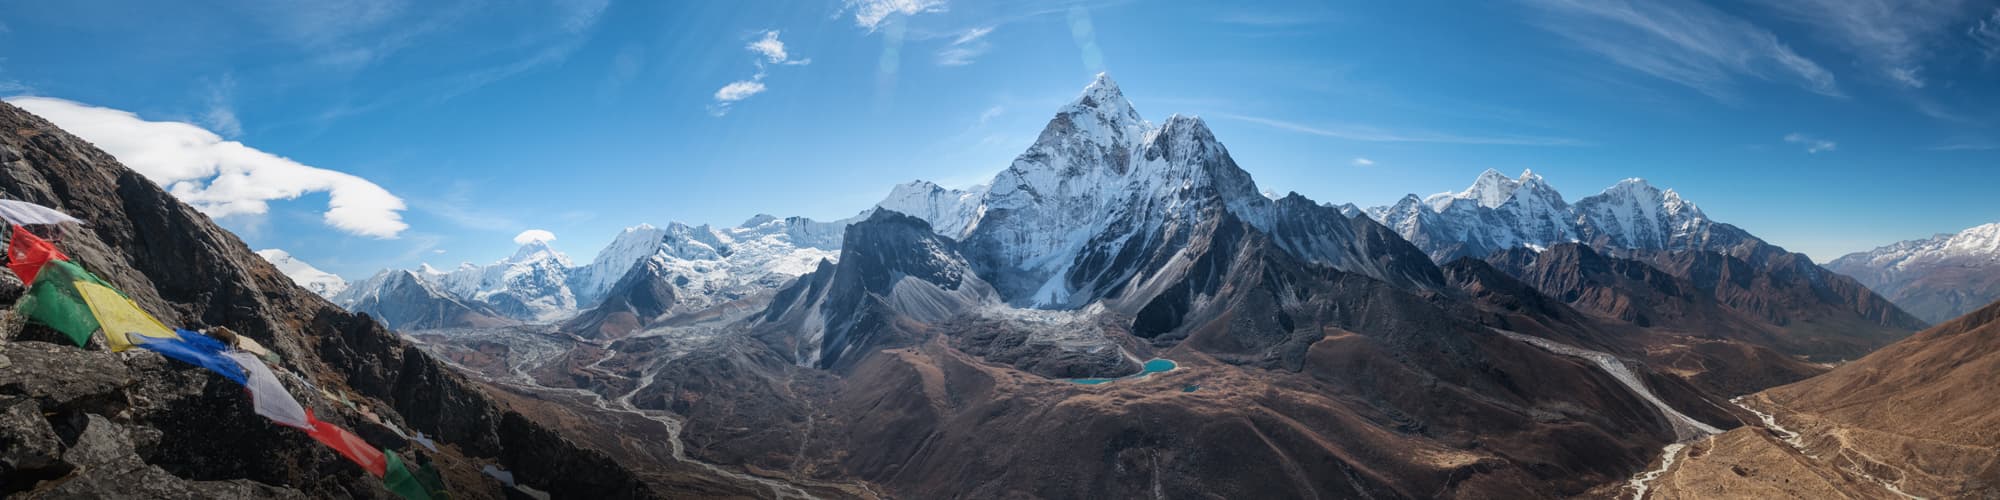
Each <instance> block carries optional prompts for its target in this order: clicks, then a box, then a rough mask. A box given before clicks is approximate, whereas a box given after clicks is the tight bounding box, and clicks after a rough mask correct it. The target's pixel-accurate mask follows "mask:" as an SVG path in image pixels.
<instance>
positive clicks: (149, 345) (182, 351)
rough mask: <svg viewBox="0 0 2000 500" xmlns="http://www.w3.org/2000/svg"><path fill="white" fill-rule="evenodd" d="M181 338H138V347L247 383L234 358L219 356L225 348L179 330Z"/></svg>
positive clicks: (217, 342) (199, 335)
mask: <svg viewBox="0 0 2000 500" xmlns="http://www.w3.org/2000/svg"><path fill="white" fill-rule="evenodd" d="M180 336H181V337H180V338H179V339H160V338H152V337H139V340H140V342H139V347H144V348H146V349H147V350H151V351H153V352H157V353H160V355H163V356H166V357H168V358H172V359H174V360H175V361H180V362H182V363H187V364H190V365H195V366H199V367H202V368H207V369H208V371H212V372H215V373H217V374H221V375H222V376H223V378H227V379H229V380H234V381H236V383H238V384H248V383H249V382H248V377H249V374H248V373H246V372H244V370H243V366H242V365H240V364H237V362H236V360H235V359H231V358H229V357H228V356H224V355H223V354H222V353H223V351H224V350H227V349H228V347H227V346H224V345H222V342H219V341H217V340H215V339H212V338H208V336H207V335H202V334H199V333H195V332H190V331H187V330H181V331H180Z"/></svg>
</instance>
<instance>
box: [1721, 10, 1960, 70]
mask: <svg viewBox="0 0 2000 500" xmlns="http://www.w3.org/2000/svg"><path fill="white" fill-rule="evenodd" d="M1758 3H1761V4H1764V5H1765V6H1767V7H1770V8H1771V9H1773V10H1776V11H1778V12H1780V13H1781V14H1783V15H1785V16H1787V17H1790V18H1793V19H1797V20H1800V21H1803V22H1805V23H1807V24H1809V25H1811V26H1813V27H1814V28H1815V29H1816V30H1815V32H1816V33H1817V36H1818V37H1819V38H1823V39H1825V40H1826V41H1827V42H1830V43H1832V44H1834V45H1836V46H1839V47H1843V48H1845V49H1846V50H1847V51H1848V52H1849V53H1850V54H1853V55H1854V57H1856V58H1857V59H1859V60H1861V61H1863V62H1864V64H1867V65H1869V66H1871V67H1872V68H1873V69H1874V71H1876V72H1878V73H1879V74H1881V75H1882V76H1883V77H1884V78H1887V79H1888V80H1889V81H1891V82H1894V83H1896V84H1897V85H1901V86H1905V87H1910V88H1923V87H1924V83H1925V82H1924V77H1923V66H1924V61H1925V60H1926V59H1928V58H1929V57H1930V53H1929V52H1930V48H1929V46H1930V45H1931V44H1932V43H1934V42H1935V41H1938V40H1939V39H1940V38H1942V37H1941V36H1940V35H1943V34H1944V33H1946V32H1947V31H1946V30H1947V28H1949V27H1951V26H1955V25H1958V23H1959V22H1961V21H1962V20H1963V17H1962V16H1963V15H1964V13H1965V9H1964V8H1963V7H1964V5H1965V3H1964V2H1963V1H1962V0H1941V1H1917V0H1758Z"/></svg>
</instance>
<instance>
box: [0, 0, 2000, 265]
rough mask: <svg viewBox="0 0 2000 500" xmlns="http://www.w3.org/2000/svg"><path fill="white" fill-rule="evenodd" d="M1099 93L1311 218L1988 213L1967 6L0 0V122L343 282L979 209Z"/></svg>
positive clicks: (1974, 37) (1923, 222)
mask: <svg viewBox="0 0 2000 500" xmlns="http://www.w3.org/2000/svg"><path fill="white" fill-rule="evenodd" d="M773 42H775V43H773ZM780 46H781V47H782V49H781V50H774V49H778V47H780ZM1099 71H1108V72H1110V73H1111V75H1112V76H1113V77H1114V78H1115V79H1117V80H1118V81H1119V82H1120V84H1121V85H1122V86H1123V88H1124V90H1125V92H1126V94H1127V96H1128V97H1130V98H1131V99H1132V100H1133V101H1134V102H1135V104H1136V105H1137V106H1138V108H1139V110H1140V111H1141V112H1142V113H1144V114H1145V115H1146V116H1147V117H1148V118H1149V119H1152V120H1154V121H1156V122H1157V121H1159V120H1162V119H1164V118H1165V117H1166V116H1168V115H1169V114H1173V113H1182V114H1196V115H1201V116H1203V117H1204V118H1207V120H1208V122H1209V124H1210V125H1211V127H1212V128H1214V129H1215V132H1216V134H1217V135H1218V137H1220V138H1221V140H1222V141H1223V142H1224V143H1225V144H1226V145H1227V146H1228V147H1229V148H1230V151H1231V152H1232V153H1233V154H1234V155H1235V157H1236V159H1237V161H1238V163H1240V164H1241V165H1242V166H1243V167H1244V168H1245V169H1247V170H1249V171H1250V172H1251V173H1252V174H1253V175H1254V176H1255V177H1256V179H1257V180H1258V182H1259V184H1260V185H1262V186H1263V187H1265V188H1267V189H1272V190H1276V191H1279V192H1284V191H1298V192H1300V193H1303V194H1305V195H1307V196H1310V197H1312V198H1314V199H1317V200H1323V201H1334V202H1354V203H1357V204H1360V205H1363V206H1372V205H1381V204H1387V203H1390V202H1393V201H1394V200H1395V199H1397V198H1399V197H1401V196H1402V195H1403V194H1405V193H1418V194H1429V193H1433V192H1438V191H1446V190H1457V189H1461V188H1463V187H1464V186H1465V185H1466V184H1468V183H1470V182H1471V180H1472V179H1473V177H1474V176H1475V175H1477V174H1478V173H1479V172H1480V171H1482V170H1485V169H1487V168H1494V169H1499V170H1501V171H1504V172H1507V173H1509V174H1510V175H1511V174H1515V173H1518V172H1519V171H1521V170H1522V169H1527V168H1532V169H1534V170H1535V171H1536V172H1538V173H1541V174H1543V175H1544V176H1545V177H1547V178H1548V179H1549V181H1550V182H1551V183H1552V184H1554V185H1555V186H1556V187H1557V188H1559V189H1561V190H1563V191H1564V194H1565V195H1566V196H1567V197H1568V198H1570V199H1571V200H1575V199H1577V198H1581V197H1583V196H1587V195H1589V194H1593V193H1595V192H1596V191H1598V190H1600V189H1602V188H1603V187H1605V186H1608V185H1610V184H1612V183H1614V182H1616V181H1617V180H1618V179H1621V178H1625V177H1645V178H1648V179H1650V180H1652V181H1654V183H1655V184H1656V185H1660V186H1665V187H1673V188H1675V189H1677V190H1679V191H1681V192H1682V193H1683V194H1684V195H1685V196H1686V197H1688V198H1689V199H1692V200H1694V201H1696V202H1697V203H1699V204H1700V205H1701V206H1702V207H1703V209H1704V210H1705V211H1707V212H1708V213H1709V215H1710V216H1711V217H1714V218H1716V219H1718V220H1722V221H1725V222H1730V223H1734V224H1737V225H1739V226H1743V227H1745V228H1747V229H1749V230H1750V231H1751V232H1753V233H1756V234H1758V235H1760V236H1763V237H1765V238H1766V239H1769V240H1772V241H1773V242H1776V243H1778V244H1780V245H1783V246H1785V247H1787V248H1790V249H1793V250H1798V251H1804V252H1807V253H1809V254H1811V255H1812V256H1813V257H1815V258H1816V259H1819V260H1827V259H1831V258H1833V257H1836V256H1838V255H1839V254H1842V253H1845V252H1850V251H1856V250H1862V249H1866V248H1871V247H1873V246H1876V245H1880V244H1884V243H1888V242H1891V241H1895V240H1901V239H1908V238H1916V237H1923V236H1928V235H1929V234H1931V233H1934V232H1945V231H1955V230H1958V229H1961V228H1964V227H1969V226H1972V225H1977V224H1980V223H1985V222H1992V221H1996V220H2000V203H1994V202H1993V201H1992V200H1993V199H1994V198H1993V194H1992V193H1993V192H1994V191H1995V189H1996V186H2000V149H1996V148H2000V114H1997V113H1995V111H2000V5H1996V2H1992V1H1986V2H1972V1H1928V2H1923V1H1903V0H1733V1H1727V2H1722V1H1717V2H1708V3H1702V2H1694V1H1665V0H1623V1H1618V0H1604V1H1585V0H1576V1H1569V0H1515V1H1498V2H1363V1H1355V2H1207V1H1202V2H1192V1H1190V2H1150V1H1129V2H1052V1H1026V2H990V3H981V2H970V1H965V0H855V1H841V0H827V1H806V0H797V1H771V2H764V1H742V2H735V1H731V2H722V1H696V2H650V1H648V2H640V1H616V0H555V1H535V0H506V1H475V0H446V1H424V2H418V1H401V0H323V1H298V2H270V1H247V0H246V1H240V2H231V1H221V2H205V3H201V4H199V5H184V4H175V5H167V4H164V3H160V2H136V1H134V2H115V1H76V2H33V1H22V0H4V1H0V95H15V96H39V97H42V98H53V99H60V101H54V100H49V99H42V100H39V101H36V100H32V99H31V100H29V101H21V100H20V99H19V98H16V100H15V102H16V103H17V104H20V103H22V102H34V103H38V104H39V105H41V106H44V107H45V109H51V110H56V111H51V113H54V112H57V111H61V112H63V113H67V114H65V116H66V117H67V118H66V119H67V120H70V121H75V122H77V124H76V125H75V126H71V125H70V124H65V126H66V127H69V128H72V130H73V131H74V130H79V129H88V130H97V131H99V132H97V133H99V134H111V133H118V132H119V131H127V132H130V133H131V134H141V135H144V134H152V135H150V136H148V137H145V138H142V139H146V140H139V139H132V140H130V141H129V142H131V143H130V144H126V143H123V142H120V143H118V145H119V147H120V148H132V149H131V150H132V151H134V152H132V153H129V154H120V156H121V157H122V158H123V159H125V161H126V162H127V163H141V162H145V163H147V164H148V165H153V166H152V167H149V168H142V171H148V175H149V176H153V177H154V178H155V179H156V180H161V179H166V181H163V183H166V184H170V185H173V186H176V187H174V188H173V189H174V190H175V192H176V193H177V194H181V195H182V196H183V198H184V199H188V200H192V201H191V202H194V203H196V204H197V205H198V206H201V207H202V208H203V209H204V210H207V211H209V212H210V213H211V214H216V215H221V217H219V220H221V221H222V222H223V224H224V225H225V226H226V227H229V228H230V229H232V230H234V231H236V232H237V233H238V234H240V235H242V236H243V237H244V238H245V239H246V240H247V241H249V243H250V244H251V246H253V247H255V248H282V249H285V250H288V251H290V252H292V253H293V254H294V255H297V256H298V257H300V258H301V259H303V260H306V261H308V262H311V263H313V264H315V265H317V266H319V267H321V268H323V269H326V270H329V271H333V272H336V273H339V274H342V275H344V276H346V277H347V278H349V279H358V278H361V277H365V276H367V275H368V274H371V273H372V272H373V271H375V270H377V269H380V268H383V267H391V266H394V267H409V266H415V265H416V264H418V263H420V262H429V263H432V264H433V265H437V266H440V267H443V266H449V265H452V264H455V263H457V262H461V261H474V262H487V261H492V260H495V259H498V258H501V257H503V256H505V255H507V254H510V253H511V252H512V247H513V246H514V243H513V241H512V240H513V238H514V236H515V235H516V234H518V233H520V232H522V231H524V230H527V229H544V230H547V231H550V232H552V233H554V234H555V235H556V236H557V240H556V241H555V242H554V244H555V246H556V247H557V248H559V249H561V250H564V251H566V252H568V253H570V254H571V255H572V256H573V257H575V258H577V259H578V260H587V259H588V258H589V257H590V256H592V255H593V254H594V253H595V252H596V250H597V249H598V248H599V247H601V246H602V245H604V244H605V243H607V242H608V241H609V240H610V239H611V237H612V236H613V235H614V234H615V233H616V232H617V231H618V230H619V229H621V228H623V227H626V226H630V225H634V224H638V223H641V222H649V223H654V224H660V223H664V222H666V221H673V220H678V221H686V222H691V223H716V224H735V223H738V222H740V221H742V220H744V219H746V218H749V217H750V216H752V215H754V214H757V213H772V214H777V215H805V216H810V217H814V218H820V219H834V218H840V217H844V216H847V215H851V214H853V213H854V212H857V211H859V210H861V209H863V208H865V207H866V206H868V205H869V204H871V203H872V202H873V201H875V200H876V199H878V198H879V197H881V196H882V195H883V194H885V193H886V192H887V190H888V189H889V187H890V186H891V185H892V184H895V183H899V182H905V181H909V180H912V179H929V180H935V181H938V182H941V183H944V184H947V185H966V184H971V183H975V182H979V181H982V180H984V179H985V178H987V177H990V176H991V174H993V173H994V172H997V171H999V170H1000V169H1002V168H1005V166H1006V165H1007V164H1008V162H1009V161H1010V160H1011V159H1012V158H1013V156H1014V155H1016V154H1018V153H1019V152H1020V151H1021V150H1023V149H1025V148H1026V147H1027V145H1028V144H1029V143H1030V142H1031V141H1032V140H1033V139H1034V137H1035V135H1036V134H1037V133H1038V132H1039V131H1040V129H1041V127H1042V125H1043V124H1044V123H1045V122H1046V120H1047V119H1048V117H1049V116H1050V115H1051V114H1052V113H1053V112H1054V110H1055V109H1056V108H1057V107H1059V106H1061V105H1062V104H1063V103H1065V102H1067V101H1068V100H1070V99H1071V98H1072V97H1073V96H1074V95H1075V93H1076V92H1077V91H1078V90H1080V89H1081V88H1082V87H1083V86H1084V85H1085V84H1086V83H1088V82H1089V80H1090V78H1091V76H1092V75H1093V74H1095V73H1097V72H1099ZM65 106H66V107H65ZM57 121H64V120H57ZM170 122H184V123H186V124H190V125H173V124H172V123H170ZM78 133H79V134H82V135H89V134H84V133H83V132H78ZM232 141H234V142H240V143H241V146H242V147H238V146H232V144H233V142H232ZM98 142H100V145H106V147H107V149H112V148H111V146H109V145H107V142H106V141H105V140H99V141H98ZM189 144H193V145H195V146H193V147H196V148H198V149H196V150H188V149H187V148H188V147H190V146H188V145H189ZM177 148H178V149H177ZM114 154H119V152H118V151H114ZM127 156H130V157H127ZM1359 159H1366V160H1367V162H1365V163H1370V164H1366V165H1362V164H1361V163H1364V162H1361V161H1358V160H1359ZM215 175H221V176H222V177H223V178H224V179H225V180H227V182H224V181H221V180H216V179H214V178H212V177H214V176H215ZM168 181H171V182H168ZM330 202H331V206H332V207H333V210H332V212H333V213H329V208H330Z"/></svg>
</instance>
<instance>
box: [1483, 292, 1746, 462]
mask: <svg viewBox="0 0 2000 500" xmlns="http://www.w3.org/2000/svg"><path fill="white" fill-rule="evenodd" d="M1493 331H1495V332H1498V333H1500V334H1501V335H1505V336H1507V338H1510V339H1514V340H1518V341H1521V342H1525V343H1527V344H1529V345H1533V346H1535V347H1540V348H1542V349H1543V350H1547V351H1549V352H1553V353H1556V354H1561V355H1564V356H1570V357H1575V358H1582V359H1584V360H1587V361H1590V362H1591V363H1592V364H1595V365H1597V368H1598V369H1600V370H1604V373H1606V374H1609V375H1611V378H1614V379H1617V380H1618V383H1620V384H1624V385H1625V388H1627V389H1630V390H1631V391H1632V394H1633V395H1636V396H1639V398H1640V399H1644V400H1646V402H1647V403H1649V404H1651V405H1652V406H1653V408H1654V409H1656V410H1659V412H1660V415H1661V416H1664V417H1666V419H1667V423H1668V425H1671V426H1673V429H1674V438H1675V440H1676V441H1675V442H1674V443H1672V444H1668V445H1667V446H1666V448H1664V449H1662V450H1661V453H1660V468H1659V469H1655V470H1650V471H1646V472H1642V473H1639V474H1638V475H1635V476H1632V479H1630V480H1628V481H1626V485H1625V487H1627V488H1631V489H1632V490H1634V491H1635V492H1634V493H1633V495H1632V500H1643V499H1644V498H1645V497H1646V493H1647V492H1649V491H1652V484H1653V481H1655V480H1658V479H1659V478H1660V476H1662V475H1665V474H1666V473H1667V471H1668V470H1670V469H1672V468H1673V467H1674V461H1675V460H1677V459H1678V458H1679V456H1680V452H1681V450H1682V449H1683V448H1686V447H1687V445H1686V444H1684V443H1686V442H1688V441H1692V440H1694V439H1696V438H1700V437H1703V436H1712V435H1716V434H1721V433H1722V429H1717V428H1715V426H1712V425H1708V424H1706V423H1702V421H1700V420H1695V419H1694V418H1693V417H1689V416H1687V414H1685V413H1681V412H1680V410H1676V409H1674V407H1673V406H1671V405H1668V404H1667V402H1666V401H1665V400H1662V399H1660V396H1659V395H1656V394H1653V390H1652V389H1650V388H1647V387H1646V384H1645V382H1644V381H1642V380H1640V379H1639V374H1638V373H1636V372H1633V371H1632V368H1631V367H1628V366H1625V362H1624V361H1620V360H1619V359H1618V357H1617V356H1613V355H1611V354H1609V353H1603V352H1598V351H1593V350H1589V349H1584V348H1581V347H1576V346H1572V345H1568V344H1564V343H1561V342H1556V341H1553V340H1549V339H1545V338H1541V337H1535V336H1530V335H1524V334H1520V333H1515V332H1510V331H1506V330H1501V329H1498V328H1494V329H1493Z"/></svg>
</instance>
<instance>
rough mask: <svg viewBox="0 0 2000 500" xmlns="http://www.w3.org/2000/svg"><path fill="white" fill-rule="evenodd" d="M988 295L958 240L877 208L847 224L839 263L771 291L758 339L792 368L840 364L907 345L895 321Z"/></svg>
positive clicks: (936, 313) (932, 318)
mask: <svg viewBox="0 0 2000 500" xmlns="http://www.w3.org/2000/svg"><path fill="white" fill-rule="evenodd" d="M992 293H993V292H992V289H991V287H989V286H988V285H986V283H985V282H984V281H982V280H980V279H979V277H978V276H977V275H975V274H974V272H973V271H972V267H971V265H970V264H968V263H966V261H965V258H964V257H961V256H960V255H959V253H958V243H957V242H955V241H952V240H951V239H949V238H945V237H942V236H938V235H937V234H936V233H933V232H932V231H931V227H930V224H929V223H926V222H924V221H923V220H921V219H917V218H914V217H910V216H907V215H903V214H899V213H896V212H892V211H889V210H877V211H875V213H874V214H872V215H870V216H869V217H868V219H867V220H864V221H862V222H857V223H855V224H853V225H851V226H848V228H847V234H846V235H845V240H844V241H843V242H842V244H841V251H840V263H839V264H837V265H836V264H832V263H825V262H822V263H821V264H820V267H819V269H818V270H815V271H813V273H812V274H808V275H806V276H801V277H799V279H797V280H796V281H794V282H793V283H792V284H791V285H789V286H786V287H785V288H783V289H781V290H779V291H778V293H777V296H776V297H774V298H773V300H772V302H771V305H770V306H769V307H768V308H767V309H766V311H765V313H764V314H763V315H762V320H761V321H762V326H760V329H761V330H762V331H764V332H767V333H771V334H770V335H760V336H762V337H764V338H767V339H772V340H768V342H772V343H773V344H774V345H775V346H777V347H779V348H781V349H784V350H789V351H791V352H792V353H793V355H794V356H796V357H797V358H796V359H797V360H798V362H799V363H802V364H811V365H814V366H818V367H821V368H833V367H837V366H845V364H844V362H851V361H852V360H850V359H844V358H845V357H846V356H847V355H848V353H850V352H853V353H865V352H869V351H872V350H874V349H878V348H881V347H883V346H889V345H895V344H897V343H901V342H907V341H909V340H912V338H913V337H910V336H909V335H906V334H905V333H906V332H901V331H900V330H901V327H898V326H896V325H894V323H896V322H897V320H898V319H901V318H909V319H914V320H916V321H921V322H926V323H936V322H942V321H945V320H948V319H950V318H952V317H953V316H956V315H958V313H959V312H960V311H962V310H964V309H966V308H968V307H971V306H973V305H976V304H979V303H982V302H985V301H987V300H989V299H990V298H991V296H992ZM800 332H804V334H803V335H801V334H800Z"/></svg>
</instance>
